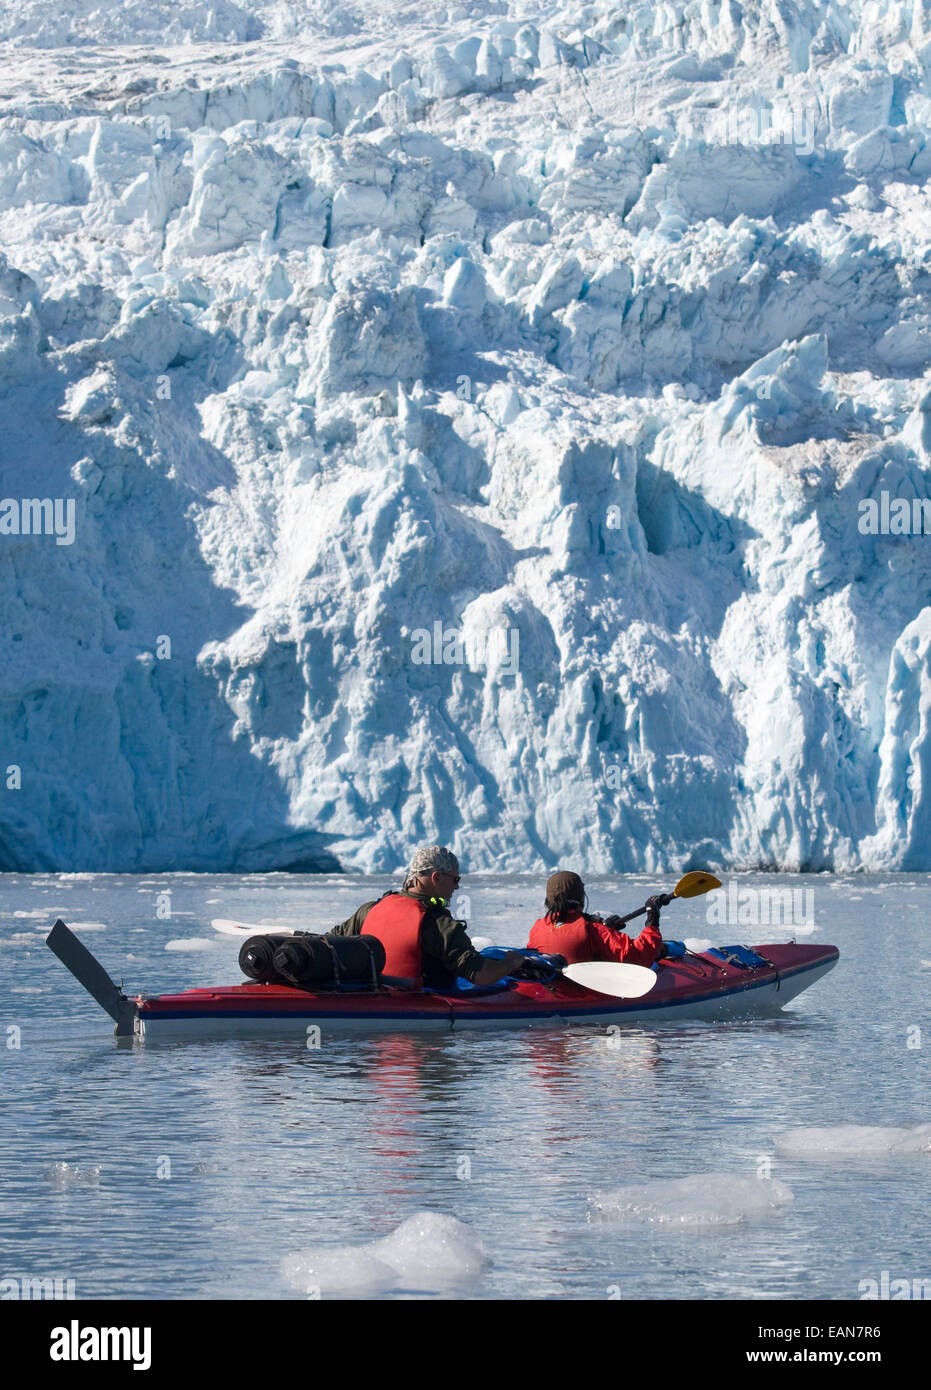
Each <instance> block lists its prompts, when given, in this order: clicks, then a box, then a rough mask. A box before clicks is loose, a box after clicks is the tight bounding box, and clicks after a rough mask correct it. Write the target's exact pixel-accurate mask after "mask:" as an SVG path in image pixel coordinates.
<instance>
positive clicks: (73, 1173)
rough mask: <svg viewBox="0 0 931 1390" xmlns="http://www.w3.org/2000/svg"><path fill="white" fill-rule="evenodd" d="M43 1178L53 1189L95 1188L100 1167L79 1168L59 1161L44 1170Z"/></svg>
mask: <svg viewBox="0 0 931 1390" xmlns="http://www.w3.org/2000/svg"><path fill="white" fill-rule="evenodd" d="M45 1177H46V1178H47V1179H48V1181H49V1182H50V1183H52V1184H54V1186H55V1187H59V1188H67V1187H97V1186H99V1183H100V1165H99V1164H95V1165H93V1166H92V1167H90V1168H79V1167H78V1166H77V1164H71V1163H65V1162H64V1161H60V1162H58V1163H53V1164H52V1166H51V1167H50V1168H46V1170H45Z"/></svg>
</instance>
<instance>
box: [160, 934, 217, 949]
mask: <svg viewBox="0 0 931 1390" xmlns="http://www.w3.org/2000/svg"><path fill="white" fill-rule="evenodd" d="M217 944H218V938H217V937H214V936H211V937H210V938H209V939H208V938H207V937H206V936H176V937H175V938H174V940H172V941H166V942H165V950H166V951H210V950H212V949H213V948H214V947H215V946H216V945H217Z"/></svg>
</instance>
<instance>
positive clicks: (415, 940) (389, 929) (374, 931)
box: [362, 893, 428, 989]
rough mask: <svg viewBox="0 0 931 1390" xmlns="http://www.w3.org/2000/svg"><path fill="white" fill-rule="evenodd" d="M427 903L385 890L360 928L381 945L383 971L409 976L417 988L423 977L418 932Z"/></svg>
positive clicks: (425, 913) (426, 909)
mask: <svg viewBox="0 0 931 1390" xmlns="http://www.w3.org/2000/svg"><path fill="white" fill-rule="evenodd" d="M427 911H428V907H427V904H426V903H424V902H419V901H418V900H417V898H408V897H405V896H404V894H403V893H386V894H385V896H384V897H383V898H380V899H379V901H378V902H377V903H376V904H375V906H374V907H372V908H370V909H369V912H368V915H367V916H366V919H365V922H364V923H363V926H362V930H363V931H364V932H366V933H367V934H369V935H371V936H377V937H378V939H379V941H380V942H381V944H382V945H383V946H384V948H385V967H384V970H383V972H382V973H383V974H385V975H394V976H396V977H399V978H401V979H403V980H413V981H414V982H415V987H416V988H417V989H420V987H421V984H422V981H423V951H422V950H421V946H420V932H421V928H422V927H423V921H424V918H425V917H426V915H427Z"/></svg>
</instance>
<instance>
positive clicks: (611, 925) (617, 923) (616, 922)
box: [604, 912, 624, 931]
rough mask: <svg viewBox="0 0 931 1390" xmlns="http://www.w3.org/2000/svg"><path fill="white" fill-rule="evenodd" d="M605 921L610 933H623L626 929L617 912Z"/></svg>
mask: <svg viewBox="0 0 931 1390" xmlns="http://www.w3.org/2000/svg"><path fill="white" fill-rule="evenodd" d="M604 921H605V926H606V927H607V928H608V930H609V931H623V929H624V923H623V922H622V921H621V919H620V917H619V916H618V915H617V913H616V912H612V913H611V916H610V917H606V918H605V919H604Z"/></svg>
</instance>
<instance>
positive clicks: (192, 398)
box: [0, 0, 931, 871]
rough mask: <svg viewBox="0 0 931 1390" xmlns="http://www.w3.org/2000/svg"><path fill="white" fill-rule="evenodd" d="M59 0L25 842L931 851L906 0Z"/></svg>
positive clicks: (828, 854) (928, 392)
mask: <svg viewBox="0 0 931 1390" xmlns="http://www.w3.org/2000/svg"><path fill="white" fill-rule="evenodd" d="M61 9H62V7H61V6H53V5H51V4H49V3H45V0H43V3H38V2H37V0H33V3H23V4H21V5H20V6H19V7H18V8H17V9H16V10H15V11H14V12H13V13H12V14H9V15H5V16H4V17H3V18H2V19H0V40H6V41H7V46H6V47H5V48H4V49H3V59H4V61H3V63H2V65H0V247H2V260H0V374H2V391H3V399H4V405H5V407H6V408H5V411H4V428H3V434H2V437H0V465H2V475H0V492H2V495H3V496H4V497H6V498H9V499H20V500H21V499H28V498H33V497H39V498H44V497H48V498H49V499H67V498H72V497H73V498H74V499H75V500H76V508H77V520H76V526H75V533H74V543H73V544H67V543H64V544H56V538H54V537H53V536H52V535H51V534H45V535H35V534H23V535H17V534H8V533H7V534H4V529H6V531H7V532H9V530H10V529H11V525H12V523H11V521H10V516H9V514H7V520H6V523H5V522H4V514H3V513H2V512H0V562H2V561H6V564H5V565H4V571H3V572H4V576H5V578H4V583H3V585H2V588H0V602H2V605H3V621H2V625H0V632H2V634H3V638H4V650H5V654H6V660H5V661H4V663H3V670H2V685H0V691H2V696H0V699H2V704H0V709H2V715H0V721H2V722H0V729H2V733H3V744H2V747H3V752H4V756H3V759H2V763H3V766H4V767H9V766H16V767H18V768H19V769H20V785H19V786H18V787H16V786H12V787H11V786H10V785H9V780H8V783H7V788H6V789H5V791H4V796H5V801H4V806H3V819H2V824H0V866H4V867H14V866H16V867H25V866H29V867H39V868H68V867H72V868H75V867H77V868H88V869H95V870H99V869H116V868H120V869H124V868H125V869H132V868H153V869H154V868H177V867H183V866H187V867H199V868H214V869H215V868H233V867H238V868H241V869H250V868H271V867H281V866H289V865H294V866H303V867H307V866H323V865H327V864H329V865H332V864H333V863H334V861H336V862H338V863H340V864H342V865H344V866H345V867H347V868H355V869H360V870H365V871H375V870H385V869H393V868H395V867H396V866H398V865H400V864H402V863H403V862H404V861H405V860H406V859H407V857H408V854H409V851H410V847H411V845H412V844H413V843H415V842H417V841H421V840H425V839H426V840H430V841H432V840H434V839H440V840H442V841H444V842H449V843H452V844H454V845H455V847H456V848H457V849H458V850H459V851H460V852H461V854H462V856H463V859H464V862H465V863H466V864H468V865H469V866H470V867H472V868H493V867H509V868H528V869H532V868H542V867H544V866H552V865H553V864H554V863H556V861H558V860H559V861H561V860H565V861H569V860H570V859H571V860H575V861H576V862H578V864H579V866H580V867H581V866H584V867H585V868H587V869H588V870H589V871H606V870H609V869H618V870H620V869H634V868H645V869H655V868H660V867H666V866H669V867H678V866H682V867H688V866H689V865H690V864H701V865H704V866H708V867H714V866H716V865H743V866H751V865H761V864H763V865H778V866H781V867H787V868H797V867H825V866H834V867H838V868H841V867H852V866H856V865H860V864H866V865H875V866H879V865H882V866H887V867H895V866H902V867H907V868H910V869H918V868H928V867H931V827H929V819H928V818H929V806H928V793H927V790H926V787H927V778H926V777H923V775H922V774H923V771H924V766H925V763H926V762H927V759H928V749H929V742H928V729H927V723H928V714H927V710H928V704H929V698H928V683H929V676H928V671H929V665H928V662H929V643H931V607H929V586H928V578H927V576H928V574H929V562H928V550H927V547H929V546H931V537H926V536H922V535H915V534H907V533H904V532H902V530H901V528H900V529H899V533H896V532H895V531H893V532H892V533H891V534H889V533H888V532H889V527H888V526H887V527H886V528H885V529H886V532H887V533H885V534H883V533H879V534H877V533H876V532H875V531H871V530H870V529H869V528H868V527H865V524H864V513H863V506H862V504H863V503H864V501H865V500H866V499H873V500H874V501H875V503H876V515H877V516H883V515H885V516H887V517H888V516H889V515H890V506H889V499H893V500H894V499H901V498H907V499H913V498H916V497H917V498H927V497H928V496H929V489H928V468H929V463H931V419H929V414H931V313H929V310H928V290H929V270H931V239H929V225H931V224H929V219H928V203H927V197H928V194H927V188H928V179H929V175H931V84H929V68H931V14H929V10H928V7H927V6H926V5H919V4H888V5H882V6H877V5H875V4H866V3H853V4H849V3H844V4H835V3H826V4H817V5H816V4H810V5H802V4H799V5H794V6H786V5H784V4H777V3H775V2H773V3H746V4H743V5H741V6H738V5H736V4H734V3H731V0H726V3H723V4H713V3H703V4H698V3H695V4H684V5H683V4H678V5H668V6H659V7H657V6H654V5H648V4H632V5H629V6H623V7H621V6H618V5H613V4H604V3H599V4H592V5H588V6H585V7H572V6H571V7H569V8H568V9H567V8H566V7H565V6H557V5H555V4H547V3H540V4H526V5H520V6H517V5H510V6H505V5H504V4H499V5H483V6H478V5H475V4H471V5H470V4H464V5H461V6H458V7H450V6H446V5H444V6H437V7H430V6H427V7H424V6H423V5H420V6H418V7H417V8H416V9H415V8H414V7H410V8H409V9H407V10H405V9H403V8H402V7H399V6H397V5H393V4H392V5H389V4H388V3H387V0H385V3H375V4H371V5H367V6H365V7H364V8H363V7H359V8H354V7H352V6H341V7H340V8H339V9H336V10H334V9H333V7H332V6H330V5H329V4H324V3H316V4H305V5H294V4H288V5H285V4H281V3H275V4H264V5H262V4H251V5H234V4H214V5H212V6H209V7H208V6H206V5H189V6H178V5H171V6H168V5H160V4H158V3H149V4H146V5H142V4H136V3H133V4H126V3H124V4H120V5H116V4H111V5H101V4H100V3H99V0H94V3H93V4H91V3H90V0H87V3H86V4H84V5H77V4H74V5H71V6H69V7H68V14H67V15H64V14H60V13H59V11H60V10H61ZM152 42H155V43H157V44H158V46H157V47H154V48H153V47H148V46H147V47H143V46H141V45H143V44H147V45H148V44H151V43H152ZM110 45H122V46H121V47H110ZM884 495H885V497H886V503H885V504H883V503H882V497H883V496H884ZM883 505H885V508H886V510H885V512H883V511H882V506H883ZM23 514H25V509H23ZM17 524H18V529H25V524H22V516H21V515H20V513H19V512H17ZM31 529H33V530H35V529H37V528H36V526H35V525H34V524H33V526H32V528H31ZM46 529H50V528H46ZM57 539H58V540H62V539H64V538H63V537H61V536H59V537H58V538H57ZM425 653H426V656H425ZM476 654H478V655H476ZM13 780H14V782H15V781H16V778H15V777H14V779H13Z"/></svg>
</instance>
